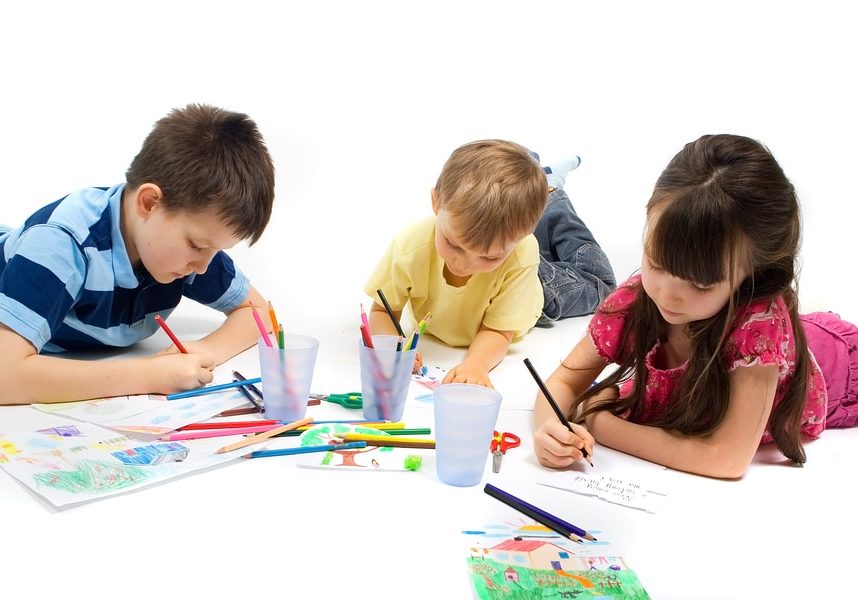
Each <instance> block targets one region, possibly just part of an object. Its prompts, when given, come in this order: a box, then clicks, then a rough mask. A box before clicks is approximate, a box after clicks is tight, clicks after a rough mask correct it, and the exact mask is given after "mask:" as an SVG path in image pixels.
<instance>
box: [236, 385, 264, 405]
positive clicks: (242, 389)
mask: <svg viewBox="0 0 858 600" xmlns="http://www.w3.org/2000/svg"><path fill="white" fill-rule="evenodd" d="M233 381H244V379H233ZM238 391H239V392H241V393H242V395H243V396H244V397H245V398H247V401H248V402H250V403H251V404H252V405H253V406H255V407H256V410H258V411H259V412H264V409H263V408H262V405H261V404H260V403H259V401H258V400H257V399H256V398H254V397H253V394H251V393H250V392H248V391H247V388H246V387H244V386H240V387H239V388H238Z"/></svg>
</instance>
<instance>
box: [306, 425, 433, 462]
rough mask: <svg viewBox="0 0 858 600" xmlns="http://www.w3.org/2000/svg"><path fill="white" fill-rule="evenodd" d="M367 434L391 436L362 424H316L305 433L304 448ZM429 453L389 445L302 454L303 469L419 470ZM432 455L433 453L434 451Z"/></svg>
mask: <svg viewBox="0 0 858 600" xmlns="http://www.w3.org/2000/svg"><path fill="white" fill-rule="evenodd" d="M344 433H367V434H371V435H388V434H387V432H385V431H381V430H378V429H372V428H370V427H361V426H359V425H346V424H341V423H326V424H321V425H315V426H313V427H311V428H310V429H308V430H307V431H305V432H304V433H302V434H301V437H300V438H299V439H300V445H301V446H319V445H324V444H330V443H331V441H333V440H334V439H336V438H338V434H339V435H342V434H344ZM425 452H427V451H426V450H420V449H415V448H391V447H387V446H381V447H379V446H367V447H366V448H354V449H351V450H333V451H331V452H316V453H313V454H300V455H298V466H299V467H311V468H321V469H341V470H342V469H351V470H363V471H418V470H420V467H421V466H422V464H423V453H425ZM430 452H431V450H430Z"/></svg>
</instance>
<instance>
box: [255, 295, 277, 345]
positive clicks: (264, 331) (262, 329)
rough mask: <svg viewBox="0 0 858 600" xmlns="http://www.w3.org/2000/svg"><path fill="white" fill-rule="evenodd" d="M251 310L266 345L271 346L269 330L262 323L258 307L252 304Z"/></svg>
mask: <svg viewBox="0 0 858 600" xmlns="http://www.w3.org/2000/svg"><path fill="white" fill-rule="evenodd" d="M250 310H251V311H252V312H253V318H254V319H255V320H256V326H257V327H259V333H261V334H262V339H263V340H264V341H265V345H266V346H268V347H269V348H271V347H272V345H271V338H270V337H268V330H267V329H265V325H264V324H263V323H262V317H260V316H259V313H258V312H256V307H255V306H253V305H252V304H251V305H250Z"/></svg>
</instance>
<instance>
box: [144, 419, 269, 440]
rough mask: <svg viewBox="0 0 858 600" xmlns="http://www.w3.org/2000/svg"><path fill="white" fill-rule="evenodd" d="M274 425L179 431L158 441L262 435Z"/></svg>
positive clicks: (163, 436)
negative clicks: (249, 434) (251, 434)
mask: <svg viewBox="0 0 858 600" xmlns="http://www.w3.org/2000/svg"><path fill="white" fill-rule="evenodd" d="M278 425H279V424H278V423H275V424H274V425H256V426H255V427H227V428H226V429H201V430H196V431H194V430H191V431H180V432H179V433H168V434H167V435H162V436H161V437H160V438H158V439H159V440H162V441H165V442H178V441H180V440H197V439H201V438H211V437H223V436H225V435H244V434H246V433H263V432H265V431H270V430H272V429H274V428H275V427H277V426H278Z"/></svg>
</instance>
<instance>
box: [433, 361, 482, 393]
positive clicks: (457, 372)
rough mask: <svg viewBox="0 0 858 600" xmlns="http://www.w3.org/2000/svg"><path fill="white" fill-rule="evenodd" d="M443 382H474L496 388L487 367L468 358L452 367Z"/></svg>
mask: <svg viewBox="0 0 858 600" xmlns="http://www.w3.org/2000/svg"><path fill="white" fill-rule="evenodd" d="M442 383H474V384H476V385H482V386H484V387H487V388H490V389H495V388H494V386H493V385H492V382H491V381H490V380H489V372H488V371H487V370H486V368H485V367H483V366H479V365H477V364H476V363H469V362H468V361H467V360H465V362H463V363H460V364H458V365H456V366H455V367H453V368H452V369H450V370H449V371H448V372H447V375H445V376H444V381H443V382H442Z"/></svg>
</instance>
